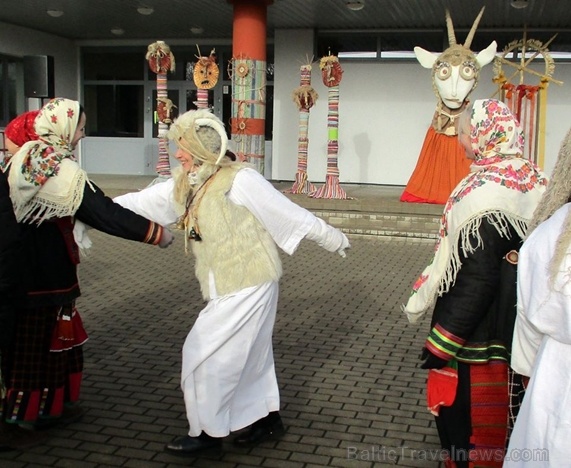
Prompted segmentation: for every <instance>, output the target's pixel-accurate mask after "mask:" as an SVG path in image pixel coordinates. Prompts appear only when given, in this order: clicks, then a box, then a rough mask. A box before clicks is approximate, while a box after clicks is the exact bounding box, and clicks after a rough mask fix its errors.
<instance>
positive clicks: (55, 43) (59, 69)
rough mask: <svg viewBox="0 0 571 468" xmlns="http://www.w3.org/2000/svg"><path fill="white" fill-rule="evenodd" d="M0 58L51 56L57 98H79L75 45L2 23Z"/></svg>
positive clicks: (77, 55) (48, 35) (54, 37)
mask: <svg viewBox="0 0 571 468" xmlns="http://www.w3.org/2000/svg"><path fill="white" fill-rule="evenodd" d="M0 54H4V55H11V56H13V57H23V56H24V55H51V56H52V57H53V58H54V88H55V95H56V96H62V97H66V98H69V99H78V98H79V91H78V90H79V75H78V73H79V48H78V47H77V45H76V44H75V42H74V41H71V40H68V39H63V38H61V37H59V36H54V35H52V34H45V33H42V32H37V31H33V30H31V29H27V28H22V27H20V26H14V25H11V24H7V23H0Z"/></svg>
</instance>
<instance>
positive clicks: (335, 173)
mask: <svg viewBox="0 0 571 468" xmlns="http://www.w3.org/2000/svg"><path fill="white" fill-rule="evenodd" d="M319 67H320V68H321V77H322V79H323V84H324V85H325V86H327V87H328V88H329V90H328V96H327V99H328V111H327V134H328V138H327V173H326V176H325V185H323V186H321V187H320V188H319V189H317V190H315V191H314V192H312V193H310V194H309V196H310V197H311V198H338V199H347V198H348V197H347V194H346V193H345V190H343V188H341V186H340V185H339V165H338V162H337V154H338V151H339V83H340V82H341V78H342V75H343V69H342V68H341V64H340V63H339V59H338V58H337V56H335V55H327V56H325V57H322V58H321V61H320V63H319Z"/></svg>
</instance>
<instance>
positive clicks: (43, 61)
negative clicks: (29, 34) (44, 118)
mask: <svg viewBox="0 0 571 468" xmlns="http://www.w3.org/2000/svg"><path fill="white" fill-rule="evenodd" d="M24 94H25V95H26V97H35V98H53V97H55V96H54V58H53V57H52V56H50V55H25V56H24Z"/></svg>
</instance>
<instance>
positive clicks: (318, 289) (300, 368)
mask: <svg viewBox="0 0 571 468" xmlns="http://www.w3.org/2000/svg"><path fill="white" fill-rule="evenodd" d="M119 183H121V181H119ZM100 185H101V186H103V184H101V183H100ZM143 186H144V185H143ZM131 189H133V188H131ZM105 190H106V192H107V193H108V194H109V195H114V194H116V193H120V192H121V190H115V187H113V186H110V187H105ZM91 236H92V239H93V241H94V247H93V248H92V249H91V252H90V255H89V257H88V258H85V259H83V262H82V264H81V266H80V276H81V284H82V291H83V296H82V297H81V298H80V299H79V301H78V307H79V310H80V311H81V313H82V316H83V319H84V322H85V326H86V328H87V330H88V332H89V334H90V340H89V342H88V343H87V344H86V345H85V348H84V349H85V379H84V386H83V390H82V396H81V401H82V406H83V407H84V408H85V409H86V410H87V412H86V415H85V417H84V419H83V420H82V421H81V422H78V423H75V424H72V425H70V426H68V427H66V428H57V429H53V430H51V431H50V433H49V434H50V439H49V441H48V442H47V443H46V444H45V445H42V446H39V447H36V448H34V449H31V450H29V451H27V452H7V453H0V467H1V468H12V467H18V468H19V467H22V468H35V467H47V466H49V467H74V468H75V467H82V468H99V467H130V468H154V467H175V466H197V467H214V468H218V467H220V468H226V467H228V468H230V467H236V468H238V467H240V468H241V467H275V468H277V467H284V468H289V467H292V468H298V467H299V468H311V467H323V466H333V467H359V468H361V467H383V466H402V467H427V468H435V467H438V466H439V464H438V462H437V461H435V459H434V457H437V456H438V451H437V449H438V437H437V434H436V429H435V427H434V423H433V419H432V416H431V415H430V414H429V413H428V412H427V410H426V409H425V403H424V402H425V393H424V382H425V376H426V374H425V371H422V370H420V369H419V368H418V355H419V351H420V348H421V346H422V343H423V341H424V337H425V336H426V333H427V330H428V322H427V320H424V321H423V322H422V324H421V325H414V326H413V325H410V324H408V322H407V320H406V317H405V316H404V315H402V313H401V312H400V304H401V303H402V302H404V301H405V300H406V297H407V295H408V292H409V288H410V285H411V284H412V282H413V281H414V279H415V278H416V276H417V275H418V273H419V272H420V271H421V270H422V268H423V267H424V266H425V265H426V263H427V261H428V259H429V257H430V255H431V252H432V248H433V241H430V240H418V239H413V238H402V239H397V238H390V237H376V236H350V239H351V242H352V249H351V250H350V251H349V254H348V257H347V258H346V259H342V258H341V257H339V256H337V255H336V254H331V253H328V252H326V251H325V250H323V249H321V248H319V247H318V246H317V245H316V244H314V243H312V242H308V241H303V242H302V244H301V246H300V248H299V250H298V251H297V252H296V253H295V255H294V256H292V257H289V256H287V255H282V258H283V260H284V272H285V273H284V277H283V278H282V281H281V293H280V301H279V309H278V317H277V321H276V326H275V331H274V349H275V358H276V368H277V373H278V381H279V385H280V390H281V397H282V411H281V413H282V417H283V419H284V422H285V424H286V426H287V433H286V435H285V436H284V437H283V438H282V439H281V440H279V441H268V442H265V443H263V444H261V445H260V446H258V447H255V448H251V449H241V448H236V447H234V446H233V445H232V443H231V438H232V437H229V438H228V439H227V440H225V442H224V445H223V450H221V451H219V450H211V451H207V452H204V453H201V454H200V455H199V456H196V457H190V458H181V457H177V456H173V455H170V454H168V453H166V452H164V451H163V447H164V445H165V444H166V443H167V442H169V441H170V440H171V439H172V438H174V437H177V436H180V435H183V434H185V432H186V427H187V423H186V419H185V415H184V404H183V398H182V393H181V391H180V388H179V371H180V364H181V348H182V344H183V342H184V338H185V336H186V334H187V332H188V330H189V329H190V327H191V326H192V324H193V322H194V320H195V319H196V315H197V313H198V312H199V311H200V309H201V307H202V306H203V302H202V299H201V298H200V294H199V289H198V284H197V282H196V280H195V278H194V275H193V273H192V267H193V262H192V258H191V257H190V256H188V257H185V256H184V252H183V250H184V249H183V239H182V236H181V234H180V233H178V236H177V239H176V241H175V244H174V245H173V246H171V247H170V248H169V249H166V250H161V249H158V248H156V247H151V246H147V245H142V244H137V243H132V242H128V241H125V240H123V239H117V238H113V237H110V236H106V235H104V234H101V233H99V232H95V231H92V234H91Z"/></svg>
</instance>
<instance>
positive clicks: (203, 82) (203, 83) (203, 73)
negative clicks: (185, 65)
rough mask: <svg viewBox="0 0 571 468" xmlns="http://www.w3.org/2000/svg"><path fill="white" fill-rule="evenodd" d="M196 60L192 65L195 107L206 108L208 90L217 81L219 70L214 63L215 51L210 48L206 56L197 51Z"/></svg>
mask: <svg viewBox="0 0 571 468" xmlns="http://www.w3.org/2000/svg"><path fill="white" fill-rule="evenodd" d="M197 58H198V61H197V62H196V64H195V65H194V72H193V78H194V84H195V85H196V107H198V108H199V109H208V107H209V106H208V91H209V90H210V89H212V88H214V86H216V83H218V75H220V70H219V69H218V65H217V63H216V53H215V50H214V49H212V50H211V51H210V55H209V56H208V57H204V56H202V55H200V50H199V51H198V57H197Z"/></svg>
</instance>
